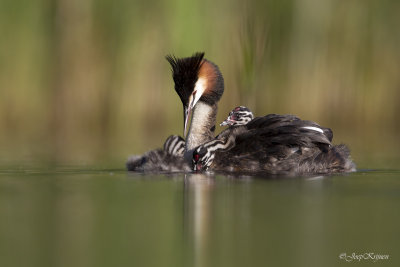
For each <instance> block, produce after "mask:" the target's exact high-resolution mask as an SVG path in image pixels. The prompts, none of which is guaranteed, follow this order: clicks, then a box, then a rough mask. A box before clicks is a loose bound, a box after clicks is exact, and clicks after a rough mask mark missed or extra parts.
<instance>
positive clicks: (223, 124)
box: [219, 116, 235, 126]
mask: <svg viewBox="0 0 400 267" xmlns="http://www.w3.org/2000/svg"><path fill="white" fill-rule="evenodd" d="M234 122H235V121H234V120H232V119H231V116H229V117H228V118H227V119H226V120H224V121H223V122H221V124H220V125H219V126H226V125H233V123H234Z"/></svg>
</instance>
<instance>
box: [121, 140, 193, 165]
mask: <svg viewBox="0 0 400 267" xmlns="http://www.w3.org/2000/svg"><path fill="white" fill-rule="evenodd" d="M184 148H185V140H184V139H183V138H182V137H180V136H178V135H171V136H169V137H168V138H167V140H166V141H165V143H164V149H155V150H151V151H148V152H146V153H145V154H144V155H134V156H130V157H129V158H128V160H127V162H126V167H127V169H128V171H139V172H182V171H190V167H189V165H188V164H187V162H186V161H184V159H183V152H184Z"/></svg>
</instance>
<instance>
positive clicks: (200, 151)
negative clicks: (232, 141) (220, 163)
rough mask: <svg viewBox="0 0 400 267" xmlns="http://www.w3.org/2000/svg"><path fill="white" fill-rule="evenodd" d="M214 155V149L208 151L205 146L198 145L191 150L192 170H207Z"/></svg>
mask: <svg viewBox="0 0 400 267" xmlns="http://www.w3.org/2000/svg"><path fill="white" fill-rule="evenodd" d="M214 157H215V151H210V150H209V149H208V148H207V147H204V146H199V147H198V148H196V149H195V150H194V151H193V159H192V163H193V170H194V171H204V170H207V169H208V168H209V167H210V166H211V163H212V162H213V159H214Z"/></svg>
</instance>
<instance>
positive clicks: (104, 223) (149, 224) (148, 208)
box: [0, 172, 400, 267]
mask: <svg viewBox="0 0 400 267" xmlns="http://www.w3.org/2000/svg"><path fill="white" fill-rule="evenodd" d="M399 177H400V172H397V173H396V172H391V173H390V172H389V173H384V172H375V173H374V172H366V173H361V172H359V173H354V174H351V175H348V176H333V177H309V178H299V177H297V178H288V179H283V178H282V179H281V178H279V179H276V178H273V177H270V178H269V179H265V177H260V178H255V177H252V178H243V177H234V178H232V177H227V176H223V175H217V176H214V175H200V174H188V175H186V176H184V175H175V176H162V175H153V176H151V175H140V174H130V175H126V173H125V172H121V173H115V175H112V176H111V175H110V174H109V172H104V173H100V172H99V173H68V174H65V173H63V174H59V173H58V174H47V175H46V174H44V173H42V174H40V173H35V174H32V173H29V174H26V175H25V174H11V173H6V174H3V175H1V172H0V218H1V219H0V237H1V238H0V266H10V267H13V266H33V267H35V266H40V267H42V266H221V267H224V266H229V267H233V266H265V265H266V264H269V265H270V266H317V265H318V266H335V265H338V264H340V263H341V261H340V259H339V258H338V255H339V254H340V253H342V252H345V253H352V252H356V253H362V252H365V251H369V252H375V253H381V254H389V255H392V256H393V263H394V262H395V261H396V259H395V258H394V256H395V255H396V254H395V253H397V252H396V251H398V247H399V246H398V237H399V230H398V229H399V228H398V225H399V222H400V213H399V211H398V206H399V203H400V195H399V192H400V183H399V181H400V179H399ZM397 262H398V261H397ZM397 266H400V265H398V264H397Z"/></svg>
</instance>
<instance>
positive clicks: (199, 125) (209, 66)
mask: <svg viewBox="0 0 400 267" xmlns="http://www.w3.org/2000/svg"><path fill="white" fill-rule="evenodd" d="M203 57H204V53H196V54H194V55H193V56H192V57H189V58H182V59H177V58H175V57H172V56H167V60H168V61H169V62H170V64H171V66H172V73H173V79H174V82H175V90H176V92H177V93H178V95H179V97H180V99H181V101H182V104H183V107H184V136H185V134H186V128H187V123H188V119H189V117H190V113H191V111H193V116H192V121H191V124H190V127H189V132H188V134H187V137H186V146H185V156H184V157H185V159H186V160H187V161H189V162H192V160H193V159H194V158H193V157H194V156H195V155H196V154H195V153H196V151H194V149H195V148H196V147H198V146H200V145H202V144H206V143H207V142H210V141H211V142H214V143H210V145H209V146H208V147H207V145H205V147H203V148H205V150H204V149H203V150H202V152H206V153H207V152H208V151H209V150H210V149H213V153H210V154H213V160H211V162H212V164H211V165H210V169H212V170H216V171H238V172H240V171H244V172H247V171H249V172H259V171H262V172H268V173H273V174H275V173H276V174H280V173H282V174H283V173H292V174H306V173H335V172H350V171H354V170H355V164H354V163H353V162H352V160H351V158H350V153H349V150H348V148H347V147H346V146H345V145H338V146H332V145H331V140H332V137H333V134H332V131H331V130H330V129H328V128H323V127H321V126H319V125H318V124H317V123H315V122H312V121H303V120H300V119H299V118H298V117H296V116H293V115H276V114H270V115H267V116H264V117H258V118H255V119H253V120H251V121H250V122H249V123H247V124H246V125H241V126H237V127H234V129H231V131H229V132H231V134H229V132H227V133H226V136H225V139H224V140H225V141H226V140H234V141H233V142H229V144H230V146H229V147H228V148H223V149H221V150H220V151H218V149H215V148H216V147H218V146H221V144H220V143H219V142H220V141H221V140H218V139H216V140H213V139H214V129H215V119H216V110H217V103H218V101H219V99H220V98H221V96H222V93H223V91H224V83H223V77H222V74H221V72H220V71H219V68H218V67H217V66H216V65H215V64H214V63H212V62H210V61H208V60H206V59H204V58H203ZM224 140H223V141H224ZM211 144H213V145H211ZM201 149H202V147H200V148H199V150H198V152H200V150H201ZM207 149H208V150H207ZM199 156H200V154H199ZM203 156H204V155H203ZM199 158H200V157H199ZM207 167H208V166H205V168H207ZM195 168H196V169H200V170H203V169H204V167H203V166H198V167H195Z"/></svg>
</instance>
